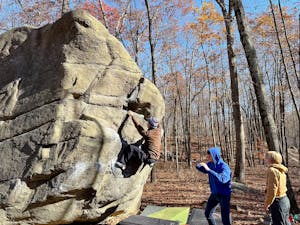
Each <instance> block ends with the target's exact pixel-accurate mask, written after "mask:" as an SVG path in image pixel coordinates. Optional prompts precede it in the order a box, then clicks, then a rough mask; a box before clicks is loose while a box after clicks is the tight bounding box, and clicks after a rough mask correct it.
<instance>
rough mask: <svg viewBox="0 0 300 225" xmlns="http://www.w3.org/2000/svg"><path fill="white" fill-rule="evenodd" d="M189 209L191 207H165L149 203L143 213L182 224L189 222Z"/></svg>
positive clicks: (143, 214)
mask: <svg viewBox="0 0 300 225" xmlns="http://www.w3.org/2000/svg"><path fill="white" fill-rule="evenodd" d="M189 211H190V208H189V207H164V206H154V205H148V206H147V207H146V208H145V209H144V211H143V212H142V214H141V215H142V216H147V217H151V218H157V219H163V220H171V221H178V222H179V223H180V224H181V225H183V224H186V223H187V220H188V217H189Z"/></svg>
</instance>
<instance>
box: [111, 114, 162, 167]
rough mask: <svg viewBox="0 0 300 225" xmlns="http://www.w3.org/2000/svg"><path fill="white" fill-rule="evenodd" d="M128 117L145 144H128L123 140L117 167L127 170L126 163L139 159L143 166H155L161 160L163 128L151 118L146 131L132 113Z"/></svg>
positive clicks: (156, 120)
mask: <svg viewBox="0 0 300 225" xmlns="http://www.w3.org/2000/svg"><path fill="white" fill-rule="evenodd" d="M127 114H128V116H129V117H131V119H132V121H133V124H134V126H135V127H136V129H137V131H138V132H139V134H140V135H141V136H142V137H143V141H144V142H143V144H141V145H140V143H139V144H128V143H127V142H126V141H125V140H122V139H121V140H122V149H121V151H120V153H119V156H118V160H117V162H116V164H115V165H116V167H119V168H121V169H122V170H125V169H126V163H127V162H128V161H129V160H130V159H131V158H133V157H134V158H135V159H137V160H138V161H139V162H140V163H141V164H142V163H144V162H145V163H147V164H149V165H150V166H153V165H154V163H155V162H156V161H157V160H158V159H159V157H160V154H161V133H162V131H161V128H160V126H159V122H158V119H157V118H155V117H150V118H149V119H148V129H144V128H143V127H142V126H141V125H140V123H139V121H138V120H137V119H136V118H135V117H134V116H133V113H132V111H128V113H127Z"/></svg>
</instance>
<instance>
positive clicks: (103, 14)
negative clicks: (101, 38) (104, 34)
mask: <svg viewBox="0 0 300 225" xmlns="http://www.w3.org/2000/svg"><path fill="white" fill-rule="evenodd" d="M99 6H100V11H101V15H102V19H103V22H104V26H105V28H106V29H108V22H107V19H106V13H105V11H104V8H103V3H102V0H99Z"/></svg>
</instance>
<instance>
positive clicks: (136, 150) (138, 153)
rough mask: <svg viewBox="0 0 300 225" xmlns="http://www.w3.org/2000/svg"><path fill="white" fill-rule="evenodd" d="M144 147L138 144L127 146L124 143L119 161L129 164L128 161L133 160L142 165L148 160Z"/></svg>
mask: <svg viewBox="0 0 300 225" xmlns="http://www.w3.org/2000/svg"><path fill="white" fill-rule="evenodd" d="M142 147H143V146H140V145H137V144H127V143H126V142H124V141H122V150H121V151H120V153H119V156H118V161H119V162H121V163H123V164H127V162H128V161H130V160H131V159H133V160H137V161H138V162H139V163H140V164H142V163H143V162H144V161H145V160H146V159H147V158H148V155H147V154H146V153H145V151H143V150H142Z"/></svg>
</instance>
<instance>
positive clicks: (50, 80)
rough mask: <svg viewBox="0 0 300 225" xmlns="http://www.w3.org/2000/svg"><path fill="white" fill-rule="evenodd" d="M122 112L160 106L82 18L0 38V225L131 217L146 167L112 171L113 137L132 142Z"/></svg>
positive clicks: (109, 40) (98, 29) (124, 59)
mask: <svg viewBox="0 0 300 225" xmlns="http://www.w3.org/2000/svg"><path fill="white" fill-rule="evenodd" d="M127 110H132V111H134V112H135V113H136V116H137V117H140V120H141V121H145V120H143V119H144V118H147V117H148V116H149V115H153V116H156V117H158V118H159V119H161V118H162V116H163V114H164V101H163V98H162V96H161V94H160V92H159V91H158V89H157V88H156V87H155V86H154V85H153V84H152V83H151V82H150V81H148V80H147V79H143V78H142V74H141V72H140V70H139V68H138V67H137V65H136V64H135V63H134V61H133V60H132V59H131V58H130V56H129V54H128V53H127V52H126V50H125V49H124V47H123V46H122V44H121V43H120V42H119V41H118V40H117V39H116V38H114V37H113V36H112V35H110V34H109V33H108V31H107V30H106V29H105V28H104V26H103V25H102V24H101V23H100V22H98V21H97V20H96V19H95V18H94V17H92V16H91V15H90V14H88V13H87V12H85V11H82V10H78V11H73V12H70V13H68V14H66V15H64V16H63V17H62V18H61V19H60V20H58V21H57V22H55V23H54V24H49V25H46V26H44V27H42V28H39V29H33V28H28V27H22V28H17V29H14V30H11V31H8V32H6V33H4V34H2V35H1V36H0V158H1V163H0V221H1V224H4V225H5V224H22V225H23V224H70V223H74V224H78V222H86V221H89V222H102V223H103V224H115V223H117V222H118V220H120V219H121V218H124V217H126V216H128V215H130V214H134V213H136V212H137V211H138V209H139V206H140V201H141V195H142V192H143V186H144V184H145V182H146V180H147V177H148V175H149V172H150V171H151V168H150V167H149V166H148V165H144V166H143V165H142V166H140V168H139V169H138V171H136V173H135V171H133V172H132V171H129V172H128V171H127V172H128V173H127V174H125V173H121V170H118V169H116V168H115V167H114V162H115V160H116V158H117V155H118V153H119V152H120V149H121V142H120V137H119V135H118V132H120V133H122V135H123V136H124V137H125V138H126V139H127V140H128V141H129V142H134V141H136V140H138V139H139V138H140V136H139V134H138V133H137V131H136V129H135V128H134V126H133V123H132V121H131V120H128V117H127ZM15 221H18V222H15Z"/></svg>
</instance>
